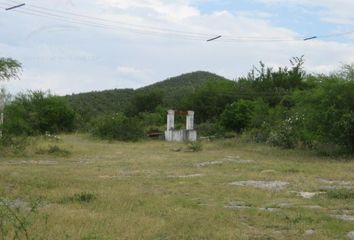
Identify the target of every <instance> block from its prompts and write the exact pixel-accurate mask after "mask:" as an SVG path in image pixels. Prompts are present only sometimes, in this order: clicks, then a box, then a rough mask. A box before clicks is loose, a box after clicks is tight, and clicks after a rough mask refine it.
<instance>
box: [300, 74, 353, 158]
mask: <svg viewBox="0 0 354 240" xmlns="http://www.w3.org/2000/svg"><path fill="white" fill-rule="evenodd" d="M338 76H339V75H331V76H318V78H319V79H320V81H321V84H320V85H319V86H318V87H316V88H313V89H311V90H307V91H299V92H296V93H295V94H294V99H295V102H296V106H295V108H294V112H296V113H297V114H298V115H299V116H302V124H303V126H302V129H301V140H302V141H307V142H310V143H312V144H316V142H320V143H334V144H338V145H342V146H345V147H346V148H348V149H350V150H351V151H352V152H354V79H343V78H340V77H338Z"/></svg>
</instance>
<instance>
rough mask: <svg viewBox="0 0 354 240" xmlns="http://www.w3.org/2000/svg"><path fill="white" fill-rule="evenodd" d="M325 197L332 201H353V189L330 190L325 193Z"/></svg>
mask: <svg viewBox="0 0 354 240" xmlns="http://www.w3.org/2000/svg"><path fill="white" fill-rule="evenodd" d="M327 197H328V198H333V199H354V189H346V188H344V189H331V190H328V191H327Z"/></svg>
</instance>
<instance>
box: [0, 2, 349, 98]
mask: <svg viewBox="0 0 354 240" xmlns="http://www.w3.org/2000/svg"><path fill="white" fill-rule="evenodd" d="M62 1H63V2H62V3H59V0H57V3H56V4H57V5H56V6H58V9H62V8H64V9H67V8H70V9H71V10H70V11H72V12H77V13H83V14H86V15H87V14H88V15H90V16H93V17H94V16H96V17H100V18H105V19H106V18H107V19H109V20H110V21H119V22H124V23H127V24H130V25H147V26H154V27H158V28H168V29H174V30H176V31H183V32H201V33H210V34H211V36H213V35H218V34H222V35H223V36H224V37H223V38H221V39H220V40H218V41H215V42H211V43H207V42H206V41H205V40H206V38H200V39H199V40H197V41H195V40H191V39H190V37H188V39H186V37H185V36H182V35H178V34H177V35H168V37H166V36H165V37H163V36H162V35H161V34H153V36H150V35H148V34H147V35H145V34H137V33H134V32H130V33H129V34H128V33H127V32H122V30H121V29H120V28H116V29H115V30H113V29H111V28H90V27H86V26H83V25H75V24H69V23H65V24H63V23H62V22H61V21H55V20H48V19H49V18H43V19H42V18H37V17H35V16H22V15H20V14H17V15H13V16H12V17H11V16H8V17H9V18H8V19H7V18H5V17H4V16H3V15H1V16H0V23H2V22H3V23H6V24H3V25H2V28H1V29H0V35H1V36H5V37H3V38H2V39H1V40H0V56H12V57H14V58H16V59H18V60H20V61H21V62H22V63H23V64H24V73H23V76H22V80H21V81H13V82H10V83H9V84H8V86H9V88H11V89H12V90H13V91H18V90H23V89H26V88H29V89H42V90H46V89H52V90H53V91H54V92H55V93H59V94H65V93H69V94H70V93H72V92H83V91H91V90H100V89H111V88H137V87H142V86H144V85H147V84H150V83H153V82H156V81H161V80H163V79H165V78H167V77H171V76H173V75H178V74H181V73H184V72H189V71H196V70H206V71H211V72H215V73H217V74H221V75H224V76H226V77H229V78H232V79H233V78H236V77H237V76H240V75H245V74H246V73H247V71H248V70H249V69H250V68H251V67H252V65H253V64H257V62H258V61H259V60H263V61H264V62H265V63H266V64H270V65H272V66H283V65H285V64H288V60H289V59H290V58H291V57H293V56H301V55H305V59H306V65H305V66H306V67H307V68H308V69H309V71H311V72H313V71H315V72H317V71H323V72H330V71H332V70H333V69H334V68H336V67H338V66H339V64H340V63H351V62H354V57H353V56H354V45H353V44H349V43H348V44H344V43H339V42H325V41H319V40H317V41H308V42H303V41H288V42H287V41H286V42H269V43H264V42H251V41H249V40H248V41H245V42H232V43H229V42H227V41H226V40H227V39H229V40H230V39H231V38H238V37H245V36H246V37H261V38H280V39H294V38H296V37H298V36H299V35H298V34H297V33H296V32H294V31H291V30H289V29H287V28H284V27H279V26H274V25H273V24H272V22H271V21H270V19H269V18H268V15H266V14H263V13H262V12H257V11H252V12H245V11H242V12H236V13H233V12H231V11H228V10H224V11H217V12H215V11H214V12H211V13H208V14H207V13H202V12H201V11H200V10H199V9H197V8H196V7H195V6H194V5H193V4H192V3H193V2H192V0H191V1H188V0H176V1H163V0H140V1H139V0H130V1H128V0H96V1H90V2H87V1H83V0H72V1H71V3H72V4H71V3H70V2H69V4H66V2H65V0H62ZM258 1H267V2H268V3H269V2H273V3H274V2H280V0H258ZM342 1H344V0H342ZM281 2H289V3H290V2H291V3H294V4H298V3H296V2H295V1H292V0H284V1H281ZM300 2H301V3H302V4H317V5H312V6H319V4H320V3H321V2H322V1H321V2H320V1H317V0H315V1H307V0H300ZM311 2H312V3H311ZM323 2H325V3H326V4H327V5H325V4H322V5H321V6H322V7H323V8H322V9H327V7H326V6H328V8H329V6H330V5H329V4H330V3H329V2H330V1H329V0H324V1H323ZM34 3H35V4H37V5H41V6H46V5H47V6H48V2H47V1H44V0H37V1H34ZM60 4H62V5H60ZM351 5H352V3H351ZM351 5H349V6H351ZM59 6H61V7H59ZM78 6H80V8H78ZM48 7H51V6H50V4H49V6H48ZM325 7H326V8H325ZM337 9H339V10H338V11H344V10H340V8H339V7H338V8H337ZM323 11H324V10H323ZM328 16H329V15H328ZM128 26H129V25H128ZM147 29H149V28H147ZM147 29H145V30H147ZM140 30H144V29H142V28H140ZM5 33H6V34H5ZM140 33H141V32H140ZM29 34H30V35H29ZM28 36H30V37H28ZM227 36H228V37H227ZM1 43H2V44H1Z"/></svg>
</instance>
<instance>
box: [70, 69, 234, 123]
mask: <svg viewBox="0 0 354 240" xmlns="http://www.w3.org/2000/svg"><path fill="white" fill-rule="evenodd" d="M213 82H218V83H220V82H225V83H231V82H232V81H230V80H228V79H226V78H224V77H221V76H219V75H216V74H213V73H209V72H204V71H198V72H192V73H187V74H182V75H180V76H176V77H172V78H168V79H166V80H164V81H161V82H157V83H154V84H152V85H149V86H146V87H143V88H139V89H136V90H133V89H113V90H105V91H94V92H88V93H79V94H72V95H68V96H66V98H67V99H68V100H69V102H70V104H71V105H72V107H73V108H74V110H75V111H76V112H77V113H79V114H80V115H81V116H82V117H83V119H90V118H92V117H95V116H98V115H100V114H106V113H114V112H120V111H125V109H126V107H127V106H128V105H129V103H130V102H131V100H132V99H133V97H134V96H135V95H136V94H141V93H149V92H156V91H158V92H161V93H162V95H163V102H164V106H166V107H171V108H173V107H175V106H178V103H179V102H180V101H181V100H182V99H183V98H185V97H186V96H189V95H191V94H193V93H195V92H196V91H197V90H199V89H201V88H203V87H204V86H206V85H207V84H208V83H213Z"/></svg>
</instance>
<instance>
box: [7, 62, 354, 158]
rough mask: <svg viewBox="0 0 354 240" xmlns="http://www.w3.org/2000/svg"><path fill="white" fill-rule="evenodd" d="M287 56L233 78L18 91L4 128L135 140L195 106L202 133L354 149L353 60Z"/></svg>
mask: <svg viewBox="0 0 354 240" xmlns="http://www.w3.org/2000/svg"><path fill="white" fill-rule="evenodd" d="M290 63H291V66H290V67H280V68H278V69H272V68H269V67H267V66H266V65H265V64H264V63H262V62H261V63H260V67H259V68H256V67H254V68H253V69H252V70H251V71H250V72H249V74H248V75H247V76H246V77H242V78H239V79H238V80H237V81H230V80H227V79H225V78H223V77H220V76H217V75H215V74H211V73H207V72H194V73H189V74H184V75H181V76H178V77H174V78H170V79H167V80H165V81H163V82H159V83H156V84H153V85H150V86H147V87H144V88H141V89H137V90H132V89H123V90H108V91H102V92H91V93H84V94H77V95H71V96H66V97H65V98H61V97H55V96H51V95H46V94H43V93H39V92H34V93H29V94H22V95H19V96H17V97H16V98H15V99H14V100H13V101H12V102H11V104H9V105H7V107H6V110H5V112H6V116H7V118H8V119H10V120H9V121H7V123H6V124H5V129H7V131H8V132H11V133H12V134H17V135H19V134H26V135H33V134H43V133H44V132H47V131H48V132H62V131H72V130H75V129H76V130H80V131H90V132H91V133H93V134H94V135H96V136H99V137H102V138H106V139H118V140H137V139H139V138H141V137H143V136H144V134H143V133H144V131H145V132H147V131H149V130H151V129H155V130H156V129H160V130H163V129H164V127H165V126H164V125H165V114H166V110H168V109H178V110H194V111H195V112H196V121H197V123H198V125H197V128H198V130H199V133H200V134H201V135H215V136H221V137H222V136H229V135H230V134H229V133H230V132H233V133H234V134H239V135H240V136H242V137H243V138H244V139H246V140H248V141H255V142H265V143H268V144H271V145H275V146H280V147H285V148H295V147H301V148H308V149H316V150H318V151H320V152H323V153H326V154H333V153H337V152H338V153H345V152H347V153H349V152H350V153H353V152H354V67H353V66H351V65H347V66H344V67H343V69H342V70H340V71H338V72H336V73H333V74H329V75H321V74H320V75H311V74H306V73H305V71H304V70H303V65H304V60H303V58H302V57H301V58H293V59H292V60H291V61H290ZM72 109H73V110H72ZM180 124H183V120H182V119H178V118H177V126H179V125H180Z"/></svg>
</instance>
